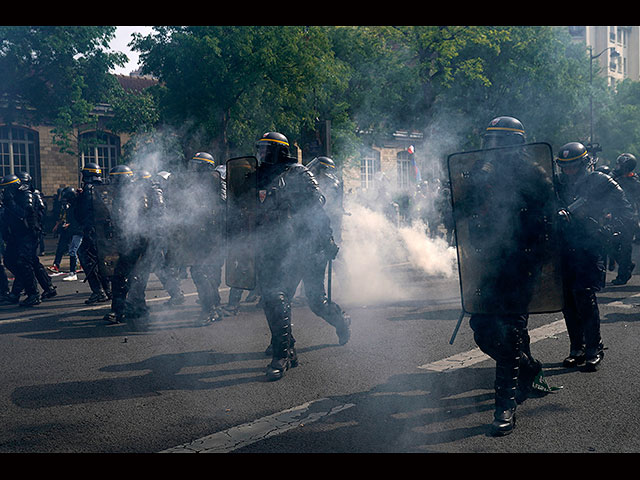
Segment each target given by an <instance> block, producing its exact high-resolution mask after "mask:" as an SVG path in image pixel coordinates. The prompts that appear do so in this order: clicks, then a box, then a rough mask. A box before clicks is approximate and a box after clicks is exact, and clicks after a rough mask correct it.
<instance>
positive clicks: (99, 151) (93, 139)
mask: <svg viewBox="0 0 640 480" xmlns="http://www.w3.org/2000/svg"><path fill="white" fill-rule="evenodd" d="M117 78H118V80H119V81H120V84H121V85H122V86H123V88H125V89H126V90H129V91H136V90H140V89H143V88H146V87H148V86H149V85H151V84H153V83H155V81H153V80H150V79H147V78H143V77H130V76H122V75H117ZM93 115H94V116H95V117H96V119H97V121H96V122H94V123H92V124H91V125H84V126H82V125H80V126H78V127H76V128H74V130H73V132H72V136H73V138H75V139H77V151H78V154H77V155H75V154H70V153H67V152H63V151H61V150H60V147H59V146H58V145H56V143H55V142H54V126H53V125H47V124H40V125H32V124H28V123H26V122H27V120H26V119H25V123H17V122H12V123H7V122H5V121H4V119H3V118H2V117H1V116H0V176H4V175H9V174H15V173H17V172H20V171H26V172H28V173H29V174H30V175H31V178H32V179H33V182H34V185H35V186H36V188H38V189H39V190H40V191H42V192H43V194H44V195H45V197H53V196H55V195H56V193H57V192H58V190H59V189H61V188H64V187H66V186H72V187H74V188H75V187H78V186H79V181H80V170H81V169H82V167H83V165H84V164H86V163H89V162H93V163H97V164H99V165H100V166H101V167H102V168H103V169H104V170H106V171H109V169H111V167H113V166H115V165H117V164H118V163H119V160H120V158H121V156H122V150H121V148H122V145H124V144H125V143H126V142H127V141H129V139H130V136H129V135H127V134H116V133H114V132H110V131H109V130H108V129H106V128H105V127H104V119H106V118H108V117H109V115H110V111H109V106H108V105H97V106H96V108H95V110H94V112H93Z"/></svg>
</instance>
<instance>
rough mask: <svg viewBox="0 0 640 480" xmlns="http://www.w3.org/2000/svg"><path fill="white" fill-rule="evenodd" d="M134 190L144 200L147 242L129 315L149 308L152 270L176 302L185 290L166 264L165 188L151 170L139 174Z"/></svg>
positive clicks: (132, 286)
mask: <svg viewBox="0 0 640 480" xmlns="http://www.w3.org/2000/svg"><path fill="white" fill-rule="evenodd" d="M134 190H135V191H137V194H138V195H139V196H140V197H141V198H142V199H143V201H144V208H143V211H142V212H141V215H142V217H141V218H140V222H141V223H142V224H143V225H144V227H143V228H141V231H142V234H143V236H144V241H145V243H146V245H147V246H146V249H145V251H144V254H143V255H142V256H141V258H140V259H139V261H138V262H137V264H136V266H135V268H134V271H133V273H132V275H131V279H130V280H131V281H130V288H129V293H128V299H127V305H128V312H129V315H133V316H140V315H143V314H146V313H147V312H148V309H147V306H146V301H145V290H146V287H147V283H148V281H149V275H150V274H151V272H154V273H155V274H156V276H157V277H158V278H159V279H160V281H161V282H162V285H163V286H164V288H165V289H166V290H167V292H168V293H169V295H170V296H171V299H172V300H173V303H175V302H179V298H180V297H183V294H182V291H181V290H180V284H179V281H178V279H177V277H176V276H175V275H172V274H170V271H169V270H168V268H167V265H166V257H165V254H166V246H167V245H166V238H165V236H166V229H165V222H164V219H165V215H166V206H165V198H164V192H163V190H162V188H160V185H159V184H158V182H157V181H152V179H151V176H150V175H149V174H143V175H139V177H138V179H137V180H136V184H135V186H134Z"/></svg>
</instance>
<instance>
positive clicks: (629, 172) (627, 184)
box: [611, 153, 640, 285]
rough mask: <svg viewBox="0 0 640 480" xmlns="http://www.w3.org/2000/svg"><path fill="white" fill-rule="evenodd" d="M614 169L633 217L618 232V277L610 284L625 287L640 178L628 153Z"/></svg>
mask: <svg viewBox="0 0 640 480" xmlns="http://www.w3.org/2000/svg"><path fill="white" fill-rule="evenodd" d="M616 164H617V165H616V168H615V169H614V170H613V171H612V172H611V176H612V177H613V179H614V180H615V181H616V182H618V185H620V188H622V190H623V191H624V193H625V195H626V197H627V200H628V201H629V203H630V204H631V208H632V211H633V216H632V217H631V219H630V224H629V226H628V228H627V229H625V231H624V233H623V232H619V233H620V235H618V238H617V240H618V242H617V244H616V248H615V250H614V260H615V261H616V263H617V264H618V275H617V277H616V278H614V279H613V280H612V281H611V283H612V284H614V285H625V284H626V283H627V282H628V281H629V279H630V278H631V273H632V272H633V269H634V268H635V266H636V265H635V263H633V261H632V260H631V255H632V253H633V236H634V234H635V233H636V232H637V230H638V208H639V207H640V178H638V175H637V174H636V173H635V172H634V171H633V170H634V169H635V168H636V165H637V161H636V158H635V156H633V155H632V154H630V153H623V154H622V155H620V156H618V158H617V160H616Z"/></svg>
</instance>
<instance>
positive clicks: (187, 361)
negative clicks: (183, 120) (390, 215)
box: [0, 246, 640, 453]
mask: <svg viewBox="0 0 640 480" xmlns="http://www.w3.org/2000/svg"><path fill="white" fill-rule="evenodd" d="M637 249H638V247H637V246H636V250H637ZM49 250H50V249H49ZM635 256H636V258H637V257H638V255H637V252H636V254H635ZM41 261H42V263H43V264H45V265H48V264H50V261H51V256H50V255H47V256H44V257H42V258H41ZM65 262H66V259H65ZM63 265H65V263H63ZM338 267H339V265H338ZM337 270H338V273H337V274H336V280H335V282H334V285H335V286H334V291H335V299H336V301H338V302H340V303H341V304H342V306H343V307H344V308H345V310H346V311H347V312H348V313H349V314H350V315H351V317H352V338H351V340H350V341H349V343H347V344H346V345H344V346H340V345H339V344H338V342H337V337H336V335H335V332H334V331H333V328H332V327H330V326H329V325H327V324H326V323H324V322H323V321H322V320H321V319H319V318H317V317H315V316H314V315H313V314H312V313H311V312H310V311H309V309H308V307H307V306H306V303H305V300H304V298H303V297H297V298H296V300H295V302H294V307H293V325H294V326H293V329H294V336H295V338H296V341H297V343H296V347H297V349H298V355H299V358H300V365H299V366H298V367H297V368H295V369H292V370H289V371H288V372H287V374H286V375H285V377H284V378H283V379H282V380H280V381H277V382H268V381H266V380H265V377H264V367H265V366H266V364H267V363H268V357H266V356H265V354H264V350H265V348H266V346H267V345H268V343H269V332H268V327H267V325H266V321H265V319H264V314H263V313H262V311H261V310H260V309H259V308H257V306H256V305H255V304H251V303H243V304H242V307H241V311H240V313H239V314H238V315H237V316H230V317H225V318H224V319H223V320H222V321H220V322H216V323H214V324H213V325H210V326H207V327H199V326H196V324H195V323H194V320H195V319H196V317H197V312H198V308H199V307H198V305H197V302H196V300H197V295H196V294H195V293H194V292H195V289H194V288H193V284H192V283H191V281H190V279H185V280H184V281H183V289H184V290H185V293H186V294H187V302H186V304H185V305H183V306H180V307H173V308H169V307H167V306H165V305H164V303H165V301H166V299H167V295H166V292H165V291H164V290H163V289H162V286H161V285H160V283H159V282H158V281H157V279H156V278H155V276H152V279H151V281H150V283H149V286H148V289H147V301H148V303H149V306H150V308H151V310H152V314H151V317H150V324H149V326H148V328H147V329H146V330H144V331H136V330H133V329H131V328H129V327H128V326H127V325H110V324H107V323H106V322H104V321H103V319H102V317H103V316H104V314H105V313H107V312H108V309H109V306H108V304H100V305H97V306H87V305H85V304H84V300H85V299H86V298H87V297H88V295H89V289H88V285H87V284H86V283H84V282H83V279H84V275H82V274H80V275H78V281H75V282H65V281H63V280H62V278H63V276H55V277H52V278H53V281H54V283H55V284H56V286H57V287H58V292H59V293H58V295H57V296H56V297H55V298H53V299H50V300H47V301H45V302H43V303H42V304H41V305H39V306H37V307H32V308H20V307H10V306H5V307H0V362H1V363H2V365H3V368H2V372H3V381H2V383H1V384H0V417H1V421H2V426H3V427H2V429H1V430H0V452H1V453H156V452H164V453H232V452H233V453H271V452H280V453H531V452H534V453H635V452H638V451H640V434H639V433H638V432H639V431H640V428H639V427H640V420H639V419H638V416H637V413H636V411H637V405H638V385H639V384H640V373H639V371H638V368H637V361H636V360H637V358H640V348H639V342H638V338H639V335H640V324H639V322H638V321H637V320H638V318H639V313H640V277H639V276H637V275H634V276H633V277H632V279H631V281H630V282H629V283H628V284H627V285H623V286H611V285H610V280H611V279H612V278H613V277H614V276H615V273H614V272H609V274H608V280H609V282H608V284H607V287H606V288H605V289H604V290H603V291H602V292H601V293H600V295H599V296H598V298H599V304H600V310H601V318H602V336H603V339H604V342H605V345H606V347H607V350H606V355H605V359H604V362H603V365H602V368H601V369H600V370H599V371H597V372H594V373H587V372H583V371H580V370H578V369H566V368H564V367H562V359H563V358H564V357H565V356H566V355H567V353H568V338H567V334H566V329H565V328H564V321H563V317H562V314H561V313H554V314H548V315H534V316H532V317H531V319H530V331H531V335H532V350H533V353H534V355H535V356H536V357H537V358H539V359H540V360H541V361H542V362H543V365H544V371H545V375H546V380H547V382H548V384H549V385H550V386H552V387H554V388H555V389H557V390H555V391H554V392H553V393H548V394H546V395H539V396H535V397H534V398H529V399H528V400H527V401H526V402H524V403H523V404H522V405H520V406H519V407H518V411H517V423H516V429H515V431H514V432H513V433H512V434H511V435H509V436H506V437H503V438H495V437H492V436H490V435H489V429H488V424H489V423H490V421H491V417H492V413H493V374H494V362H493V361H492V360H491V359H489V358H487V357H486V356H484V355H483V354H481V352H479V351H478V350H477V348H476V345H475V343H474V341H473V336H472V332H471V330H470V328H469V326H468V319H465V320H464V321H463V323H462V326H461V328H460V330H459V331H458V334H457V336H456V338H455V341H454V342H453V344H450V339H451V335H452V333H453V331H454V327H455V325H456V322H457V321H458V317H459V314H460V300H459V287H458V282H457V278H445V277H437V276H436V277H433V276H425V275H420V274H418V273H416V272H412V275H411V276H410V277H408V276H400V275H399V273H398V271H396V272H390V273H389V275H391V276H393V275H398V277H397V280H398V282H399V283H402V286H403V291H404V295H403V296H393V297H392V298H391V297H390V296H389V295H387V296H385V295H380V297H379V298H378V299H377V300H375V301H371V302H368V303H363V302H361V301H359V302H352V301H350V300H349V299H348V298H342V297H341V296H340V280H339V268H337ZM227 294H228V289H227V288H223V289H222V295H223V299H225V300H226V295H227Z"/></svg>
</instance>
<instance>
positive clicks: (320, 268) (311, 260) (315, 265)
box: [294, 157, 351, 345]
mask: <svg viewBox="0 0 640 480" xmlns="http://www.w3.org/2000/svg"><path fill="white" fill-rule="evenodd" d="M307 168H309V170H310V171H311V172H312V173H313V175H314V177H315V178H316V179H317V181H318V185H319V188H320V192H321V193H322V195H323V196H324V197H325V200H326V202H325V205H324V210H325V211H326V213H327V216H328V217H329V220H330V226H331V232H332V235H333V237H332V238H330V239H329V241H328V242H329V243H320V244H318V242H317V240H316V239H315V238H314V236H315V235H316V232H315V231H313V230H311V231H310V232H309V233H310V236H309V238H307V239H304V238H300V241H303V242H304V241H305V240H306V241H308V242H309V243H308V245H309V246H310V247H312V246H315V248H316V249H315V250H312V249H309V250H308V251H307V252H306V253H307V255H306V260H305V261H304V262H300V263H299V266H300V268H299V272H298V274H296V275H294V278H301V279H302V282H303V283H304V292H305V296H306V297H307V300H308V302H309V308H310V309H311V311H312V312H313V313H315V314H316V315H318V316H319V317H322V318H323V319H324V320H325V321H326V322H327V323H329V324H330V325H332V326H333V327H334V328H335V329H336V333H337V335H338V341H339V343H340V345H344V344H346V343H347V342H348V341H349V337H350V334H351V332H350V324H351V319H350V318H349V315H347V314H346V313H345V312H344V310H342V307H340V305H338V304H337V303H335V302H333V301H331V300H329V298H328V297H327V294H326V291H325V285H324V278H325V272H326V271H327V264H328V263H329V262H330V261H332V260H333V259H334V258H335V256H336V254H337V253H338V246H337V245H336V242H335V239H336V236H337V233H336V232H339V231H340V230H341V228H342V216H343V213H344V211H343V205H342V199H343V189H342V182H341V181H340V180H339V179H338V177H337V176H336V175H335V174H333V172H332V171H330V170H329V169H335V164H334V162H333V160H331V159H330V158H328V157H318V158H316V159H314V160H313V161H311V162H310V163H309V165H307ZM311 213H313V212H311ZM321 221H323V220H321ZM295 287H297V284H296V286H295ZM295 287H294V289H295ZM294 292H295V290H294Z"/></svg>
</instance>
